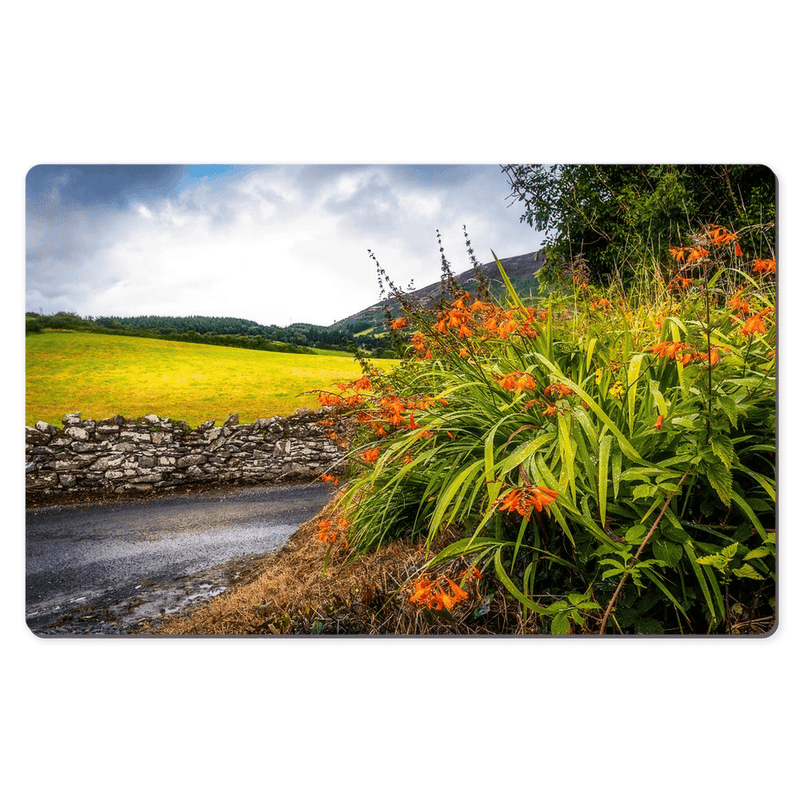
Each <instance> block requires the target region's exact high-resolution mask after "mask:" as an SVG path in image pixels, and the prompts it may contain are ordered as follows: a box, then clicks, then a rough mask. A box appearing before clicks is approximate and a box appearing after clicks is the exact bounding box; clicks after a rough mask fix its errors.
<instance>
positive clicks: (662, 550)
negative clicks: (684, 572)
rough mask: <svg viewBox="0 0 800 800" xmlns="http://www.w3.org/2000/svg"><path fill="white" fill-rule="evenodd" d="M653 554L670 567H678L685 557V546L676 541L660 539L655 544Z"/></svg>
mask: <svg viewBox="0 0 800 800" xmlns="http://www.w3.org/2000/svg"><path fill="white" fill-rule="evenodd" d="M653 555H654V556H655V557H656V558H658V559H659V560H661V561H663V562H664V563H665V564H666V565H667V566H668V567H676V566H677V565H678V562H679V561H680V560H681V558H682V557H683V548H682V547H681V546H680V545H678V544H675V543H674V542H665V541H658V542H654V544H653Z"/></svg>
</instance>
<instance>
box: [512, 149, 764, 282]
mask: <svg viewBox="0 0 800 800" xmlns="http://www.w3.org/2000/svg"><path fill="white" fill-rule="evenodd" d="M503 171H504V172H505V173H506V175H507V176H508V178H509V180H510V183H511V193H512V196H513V197H514V198H515V199H516V200H517V201H518V202H520V203H521V204H522V206H523V207H524V209H525V210H524V212H523V214H522V217H521V220H522V221H524V222H527V223H528V224H529V225H532V226H534V227H535V228H536V229H537V230H540V231H542V232H544V233H546V234H547V238H546V239H545V244H546V246H547V248H546V249H547V251H548V256H549V257H550V258H549V266H548V267H546V268H545V272H544V273H543V274H542V277H548V278H549V279H550V280H551V281H552V280H554V279H557V278H558V274H559V270H560V269H561V268H562V265H563V264H569V263H571V262H572V261H573V259H574V258H575V257H576V256H578V255H580V256H582V257H583V258H584V259H585V260H586V262H587V263H588V266H589V269H590V271H591V273H592V276H593V278H594V279H595V280H599V281H601V282H604V283H608V282H609V281H610V280H612V279H620V280H621V281H622V282H623V283H624V284H626V285H627V284H630V283H631V282H632V281H634V280H637V279H638V280H641V278H642V275H641V273H642V271H643V270H644V271H645V272H647V273H651V271H652V263H650V262H651V260H652V259H653V257H655V260H656V261H657V260H658V259H662V258H664V257H665V256H666V253H667V248H668V247H669V246H670V245H672V244H676V243H678V242H681V241H683V240H684V239H685V237H686V236H687V234H689V233H691V232H692V231H697V230H700V229H702V228H703V227H704V226H705V225H708V224H719V225H723V226H725V227H726V228H728V229H730V230H735V231H737V232H739V234H740V237H741V240H742V246H743V247H745V248H749V249H750V250H751V251H756V252H763V253H767V252H771V253H772V254H773V257H774V251H775V230H774V224H773V222H772V221H773V220H774V218H775V194H776V184H775V176H774V174H773V173H772V171H771V170H770V169H768V168H767V167H765V166H761V165H736V164H734V165H704V164H697V165H677V164H654V165H636V164H622V165H620V164H551V165H544V164H516V165H506V166H505V167H503ZM647 277H648V278H650V277H652V275H651V274H648V275H647Z"/></svg>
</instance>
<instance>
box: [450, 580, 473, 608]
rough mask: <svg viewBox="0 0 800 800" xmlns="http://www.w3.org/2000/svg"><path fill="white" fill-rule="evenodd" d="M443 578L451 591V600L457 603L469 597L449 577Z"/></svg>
mask: <svg viewBox="0 0 800 800" xmlns="http://www.w3.org/2000/svg"><path fill="white" fill-rule="evenodd" d="M445 580H446V581H447V583H448V584H449V585H450V591H451V592H452V593H453V600H455V601H456V602H457V603H460V602H461V601H462V600H466V599H467V598H468V597H469V595H468V594H467V593H466V592H465V591H464V590H463V589H462V588H461V587H460V586H459V585H458V584H457V583H454V582H453V581H451V580H450V578H445Z"/></svg>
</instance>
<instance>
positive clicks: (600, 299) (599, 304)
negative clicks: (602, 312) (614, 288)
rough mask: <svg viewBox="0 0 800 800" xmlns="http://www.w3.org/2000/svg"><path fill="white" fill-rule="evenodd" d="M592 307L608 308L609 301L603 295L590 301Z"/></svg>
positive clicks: (609, 306)
mask: <svg viewBox="0 0 800 800" xmlns="http://www.w3.org/2000/svg"><path fill="white" fill-rule="evenodd" d="M592 308H602V309H609V308H611V301H610V300H606V299H605V298H604V297H598V298H597V300H594V301H593V302H592Z"/></svg>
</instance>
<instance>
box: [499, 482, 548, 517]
mask: <svg viewBox="0 0 800 800" xmlns="http://www.w3.org/2000/svg"><path fill="white" fill-rule="evenodd" d="M556 497H558V492H554V491H553V490H552V489H548V488H547V487H546V486H523V487H521V488H519V489H513V490H512V491H510V492H509V493H508V494H507V495H505V497H504V498H503V499H502V500H501V501H498V502H499V503H500V506H499V507H500V511H516V512H517V513H518V514H521V515H522V516H523V517H525V519H530V518H531V511H532V509H534V508H535V509H536V510H537V511H542V510H543V509H545V508H547V507H548V506H549V505H550V504H551V503H553V502H554V501H555V499H556Z"/></svg>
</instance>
